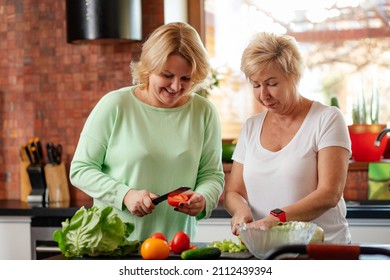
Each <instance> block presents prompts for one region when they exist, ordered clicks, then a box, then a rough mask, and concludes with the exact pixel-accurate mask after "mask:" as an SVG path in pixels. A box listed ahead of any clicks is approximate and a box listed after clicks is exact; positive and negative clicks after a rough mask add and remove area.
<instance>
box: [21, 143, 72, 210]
mask: <svg viewBox="0 0 390 280" xmlns="http://www.w3.org/2000/svg"><path fill="white" fill-rule="evenodd" d="M46 151H47V152H46V155H47V159H48V161H47V163H46V161H45V160H44V153H43V149H42V145H41V142H40V140H39V138H38V137H35V138H31V139H30V140H29V142H28V144H26V145H23V146H22V148H21V149H20V158H21V165H20V166H21V172H20V174H21V180H20V181H21V200H22V201H25V202H29V203H33V204H41V205H43V204H46V203H48V202H50V203H52V202H67V201H69V200H70V196H69V186H68V180H67V176H66V170H65V164H64V163H63V162H62V161H61V156H62V146H61V144H58V145H54V144H53V143H51V142H49V143H47V144H46Z"/></svg>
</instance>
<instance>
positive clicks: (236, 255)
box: [220, 251, 254, 260]
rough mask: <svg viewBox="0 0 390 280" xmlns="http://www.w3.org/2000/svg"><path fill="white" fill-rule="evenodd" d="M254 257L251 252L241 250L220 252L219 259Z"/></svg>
mask: <svg viewBox="0 0 390 280" xmlns="http://www.w3.org/2000/svg"><path fill="white" fill-rule="evenodd" d="M251 258H254V256H253V255H252V253H251V252H249V251H242V252H233V253H229V252H222V253H221V257H220V259H233V260H246V259H251Z"/></svg>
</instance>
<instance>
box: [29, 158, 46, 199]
mask: <svg viewBox="0 0 390 280" xmlns="http://www.w3.org/2000/svg"><path fill="white" fill-rule="evenodd" d="M27 173H28V177H29V178H30V183H31V192H30V194H29V195H28V197H27V201H28V202H31V203H39V204H45V203H46V202H47V201H46V200H47V192H46V179H45V171H44V165H43V164H30V165H29V166H28V167H27Z"/></svg>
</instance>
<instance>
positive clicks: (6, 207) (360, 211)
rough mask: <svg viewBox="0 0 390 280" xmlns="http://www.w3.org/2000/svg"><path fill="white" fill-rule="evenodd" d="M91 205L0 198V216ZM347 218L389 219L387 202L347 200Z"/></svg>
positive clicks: (219, 212) (57, 212)
mask: <svg viewBox="0 0 390 280" xmlns="http://www.w3.org/2000/svg"><path fill="white" fill-rule="evenodd" d="M81 206H85V207H91V206H92V202H91V201H72V202H67V203H53V204H49V205H47V206H45V207H41V206H36V205H35V206H34V205H30V204H28V203H26V202H22V201H19V200H0V216H30V217H58V218H67V217H71V216H73V215H74V213H75V212H76V211H77V210H78V209H79V208H80V207H81ZM211 218H230V215H229V213H227V212H226V210H225V209H224V208H223V204H222V202H220V203H219V204H218V207H217V208H216V209H215V210H214V211H213V213H212V215H211ZM347 218H348V219H371V218H372V219H390V203H389V202H373V201H362V202H347Z"/></svg>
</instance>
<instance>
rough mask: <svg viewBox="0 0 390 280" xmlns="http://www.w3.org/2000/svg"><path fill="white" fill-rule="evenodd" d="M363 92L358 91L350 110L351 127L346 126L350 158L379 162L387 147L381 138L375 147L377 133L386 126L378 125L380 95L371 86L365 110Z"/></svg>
mask: <svg viewBox="0 0 390 280" xmlns="http://www.w3.org/2000/svg"><path fill="white" fill-rule="evenodd" d="M366 104H367V102H366V96H365V94H364V91H363V90H362V91H360V92H359V94H358V96H357V97H356V100H355V102H354V104H353V108H352V122H353V123H352V125H349V126H348V130H349V134H350V137H351V144H352V158H353V159H354V160H356V161H366V162H371V161H379V160H381V158H382V155H383V154H384V151H385V149H386V145H387V137H386V136H385V137H383V138H382V140H381V142H380V145H379V146H376V145H375V140H376V138H377V136H378V135H379V133H380V132H381V131H382V130H383V129H385V128H386V124H381V123H379V111H380V95H379V91H378V89H377V88H376V85H375V84H373V85H372V93H371V96H370V99H369V107H368V108H367V105H366Z"/></svg>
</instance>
